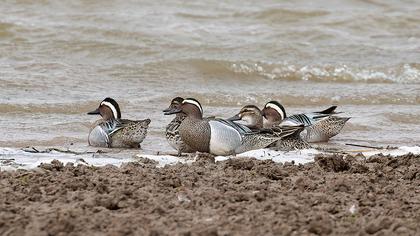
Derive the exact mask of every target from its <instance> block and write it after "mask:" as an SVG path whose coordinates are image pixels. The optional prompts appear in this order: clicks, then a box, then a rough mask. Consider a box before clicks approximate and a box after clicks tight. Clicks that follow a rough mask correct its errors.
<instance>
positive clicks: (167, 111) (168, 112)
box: [163, 108, 182, 115]
mask: <svg viewBox="0 0 420 236" xmlns="http://www.w3.org/2000/svg"><path fill="white" fill-rule="evenodd" d="M181 112H182V110H181V109H179V108H166V109H165V110H163V114H164V115H172V114H177V113H181Z"/></svg>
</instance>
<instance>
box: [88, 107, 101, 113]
mask: <svg viewBox="0 0 420 236" xmlns="http://www.w3.org/2000/svg"><path fill="white" fill-rule="evenodd" d="M87 114H88V115H99V114H101V113H100V112H99V108H97V109H96V110H94V111H90V112H88V113H87Z"/></svg>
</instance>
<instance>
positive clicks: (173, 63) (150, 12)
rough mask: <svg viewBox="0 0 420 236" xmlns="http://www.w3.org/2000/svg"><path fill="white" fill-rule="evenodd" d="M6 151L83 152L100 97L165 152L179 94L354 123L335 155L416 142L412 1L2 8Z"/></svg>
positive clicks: (222, 108)
mask: <svg viewBox="0 0 420 236" xmlns="http://www.w3.org/2000/svg"><path fill="white" fill-rule="evenodd" d="M0 13H1V16H2V17H1V18H0V44H1V47H0V55H1V56H0V128H1V130H2V135H1V137H0V146H1V147H24V146H28V145H41V146H66V147H67V146H69V145H70V144H74V145H78V146H81V147H83V146H85V145H86V137H87V133H88V130H89V125H90V124H91V123H92V122H93V121H94V120H95V117H91V116H87V115H85V114H86V112H87V111H89V110H92V109H94V108H96V107H97V106H98V104H99V102H100V101H101V100H102V99H103V98H105V97H106V96H111V97H114V98H115V99H116V100H117V101H118V102H119V103H120V104H121V107H122V112H123V117H125V118H137V119H142V118H151V119H152V124H151V128H150V132H149V136H148V137H147V139H146V140H145V142H144V144H143V148H144V149H145V150H146V151H158V150H165V151H168V150H170V147H169V145H167V144H166V141H165V139H164V136H163V130H164V127H165V125H166V124H167V123H168V122H169V121H170V119H171V117H165V116H163V115H162V113H161V110H162V109H164V108H166V107H167V106H168V104H169V101H170V100H171V98H173V97H174V96H178V95H180V96H188V97H196V98H197V99H199V100H200V101H201V102H202V104H203V106H204V110H205V113H206V115H209V116H210V115H217V116H222V117H229V116H230V115H232V114H233V113H235V112H237V111H238V110H239V109H240V107H241V106H242V105H246V104H249V103H252V104H257V105H259V106H263V105H264V103H265V102H267V101H269V100H272V99H276V100H279V101H280V102H281V103H283V104H284V105H285V107H286V109H287V111H288V113H289V114H291V113H295V112H303V111H315V110H319V109H323V108H326V107H328V106H330V105H331V104H336V105H339V110H340V111H343V112H345V115H348V116H352V117H353V118H352V119H351V120H350V122H349V124H348V125H347V126H346V127H345V129H344V130H343V132H342V133H341V134H340V135H338V136H337V137H335V138H334V139H333V140H332V142H333V143H348V142H350V143H361V144H371V145H416V144H419V142H420V134H419V131H420V121H419V117H420V106H419V104H420V2H419V1H376V0H370V1H356V0H352V1H291V2H289V1H284V2H283V1H282V2H279V1H264V2H256V1H242V0H241V1H239V0H231V1H208V0H206V1H127V0H124V1H123V0H121V1H106V0H105V1H98V0H89V1H47V0H45V1H24V0H22V1H7V0H6V1H2V2H1V3H0Z"/></svg>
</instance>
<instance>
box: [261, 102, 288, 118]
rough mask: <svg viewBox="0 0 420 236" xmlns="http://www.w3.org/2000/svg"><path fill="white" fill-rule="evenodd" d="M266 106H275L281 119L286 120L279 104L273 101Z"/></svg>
mask: <svg viewBox="0 0 420 236" xmlns="http://www.w3.org/2000/svg"><path fill="white" fill-rule="evenodd" d="M265 107H269V108H273V109H274V110H276V111H277V112H278V113H279V114H280V116H281V119H282V120H284V112H283V110H282V109H281V108H280V107H279V106H277V105H276V104H273V103H267V105H265Z"/></svg>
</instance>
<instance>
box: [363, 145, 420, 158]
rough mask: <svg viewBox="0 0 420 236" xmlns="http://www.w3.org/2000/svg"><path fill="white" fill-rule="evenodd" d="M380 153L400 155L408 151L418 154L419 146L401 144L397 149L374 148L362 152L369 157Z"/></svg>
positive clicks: (419, 151) (419, 152)
mask: <svg viewBox="0 0 420 236" xmlns="http://www.w3.org/2000/svg"><path fill="white" fill-rule="evenodd" d="M380 153H382V154H384V155H391V156H402V155H405V154H408V153H413V154H420V147H419V146H413V147H407V146H401V147H399V148H397V149H389V150H374V151H369V152H363V155H365V156H366V157H371V156H373V155H377V154H380Z"/></svg>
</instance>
